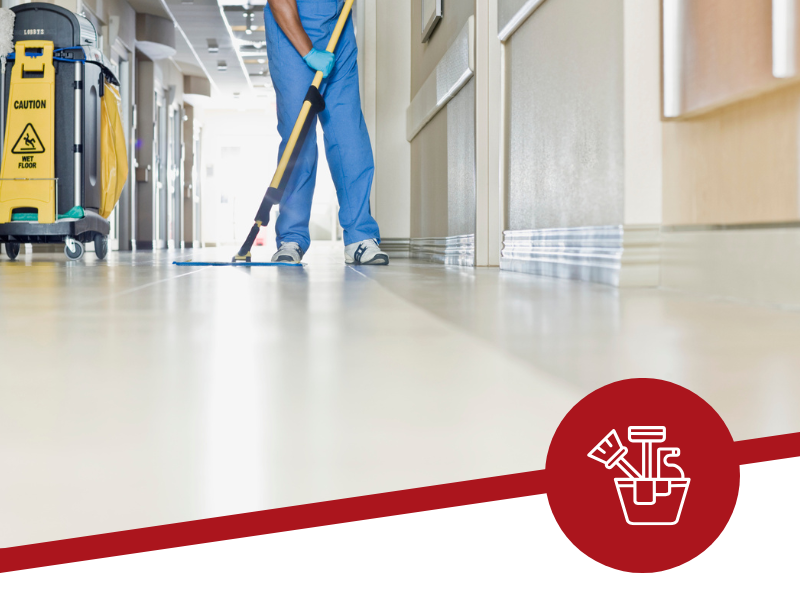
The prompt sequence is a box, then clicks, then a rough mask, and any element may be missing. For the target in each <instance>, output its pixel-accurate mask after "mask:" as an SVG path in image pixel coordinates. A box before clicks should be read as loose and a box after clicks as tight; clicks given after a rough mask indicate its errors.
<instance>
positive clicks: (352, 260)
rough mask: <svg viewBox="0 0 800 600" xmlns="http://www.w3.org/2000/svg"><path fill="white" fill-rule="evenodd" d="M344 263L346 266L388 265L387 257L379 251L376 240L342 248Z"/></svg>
mask: <svg viewBox="0 0 800 600" xmlns="http://www.w3.org/2000/svg"><path fill="white" fill-rule="evenodd" d="M344 262H346V263H347V264H348V265H352V264H356V265H388V264H389V255H388V254H386V252H384V251H382V250H381V247H380V246H379V245H378V242H377V240H363V241H361V242H356V243H355V244H348V245H347V246H345V247H344Z"/></svg>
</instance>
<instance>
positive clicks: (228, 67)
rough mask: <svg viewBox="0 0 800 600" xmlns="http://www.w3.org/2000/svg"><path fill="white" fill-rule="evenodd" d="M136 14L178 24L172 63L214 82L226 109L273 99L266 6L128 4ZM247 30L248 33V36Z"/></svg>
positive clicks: (181, 1) (176, 1) (154, 0)
mask: <svg viewBox="0 0 800 600" xmlns="http://www.w3.org/2000/svg"><path fill="white" fill-rule="evenodd" d="M129 2H130V4H131V6H133V8H134V9H135V10H136V11H137V12H143V13H149V14H154V15H157V16H161V17H164V18H167V19H172V20H173V21H174V22H175V24H176V30H177V31H176V36H175V37H176V50H177V53H176V55H175V56H174V57H173V60H174V61H175V63H176V64H177V65H178V67H179V68H180V69H181V71H182V72H184V73H186V74H190V75H205V76H207V77H208V78H209V79H210V80H211V87H212V102H213V104H215V105H220V106H223V107H226V108H229V107H231V102H239V101H241V102H242V103H243V104H245V103H248V101H252V100H255V99H260V98H263V97H266V96H271V93H272V83H271V81H270V78H269V72H268V68H267V62H266V58H267V51H266V40H265V37H264V36H265V32H264V2H265V0H260V3H259V4H242V3H241V2H239V1H238V0H129ZM248 31H249V32H250V33H248Z"/></svg>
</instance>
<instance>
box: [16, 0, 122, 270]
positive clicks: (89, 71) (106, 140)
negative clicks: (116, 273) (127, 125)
mask: <svg viewBox="0 0 800 600" xmlns="http://www.w3.org/2000/svg"><path fill="white" fill-rule="evenodd" d="M11 10H12V11H13V13H11V12H8V11H4V14H3V15H2V18H4V19H5V18H9V17H11V18H13V30H12V31H13V35H12V36H11V37H12V39H11V40H8V39H6V40H3V42H4V45H5V46H6V47H10V48H13V52H10V51H7V52H8V53H7V54H6V56H5V60H6V62H7V67H6V68H4V69H3V71H4V73H3V78H2V90H1V91H2V103H0V104H1V106H0V108H2V113H1V114H0V116H2V120H1V124H2V134H3V135H2V144H3V145H2V152H0V156H2V167H1V168H0V242H1V243H3V244H4V245H5V250H6V254H7V255H8V257H9V258H11V259H15V258H16V257H17V255H18V254H19V251H20V246H21V244H43V243H48V244H49V243H60V242H63V243H64V252H65V253H66V255H67V257H68V258H70V259H72V260H78V259H79V258H81V256H83V253H84V245H85V244H87V243H88V242H94V247H95V253H96V254H97V256H98V258H100V259H102V258H105V256H106V254H107V253H108V233H109V231H110V223H109V221H108V217H109V215H110V214H111V211H112V210H113V209H114V206H115V205H116V203H117V200H118V199H119V196H120V193H121V192H122V188H123V186H124V185H125V181H126V180H127V176H128V167H127V164H128V162H127V152H126V145H125V135H124V128H123V126H122V123H121V121H120V96H119V81H118V80H117V78H116V77H115V76H114V74H113V73H112V72H111V71H110V70H109V69H108V67H107V66H106V65H105V64H104V63H103V57H102V54H101V53H100V51H99V49H98V47H97V32H96V31H95V29H94V26H93V25H92V24H91V22H90V21H88V20H87V19H85V18H84V17H81V16H80V15H76V14H74V13H72V12H70V11H68V10H66V9H64V8H61V7H59V6H56V5H53V4H44V3H31V4H22V5H19V6H16V7H14V8H13V9H11ZM9 42H10V43H9ZM12 44H13V45H12ZM2 45H3V44H0V46H2Z"/></svg>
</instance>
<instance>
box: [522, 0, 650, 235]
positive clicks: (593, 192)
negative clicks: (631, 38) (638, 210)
mask: <svg viewBox="0 0 800 600" xmlns="http://www.w3.org/2000/svg"><path fill="white" fill-rule="evenodd" d="M654 43H657V42H656V41H654ZM506 53H507V56H508V80H509V83H508V88H507V89H508V94H509V95H510V98H509V122H508V131H509V143H508V161H507V164H508V181H509V184H508V226H509V228H510V229H516V230H527V229H549V228H561V227H584V226H604V225H619V224H621V223H622V222H623V215H624V99H623V94H624V84H625V82H624V72H623V69H624V60H623V1H622V0H592V2H586V1H585V0H547V1H546V2H544V3H543V4H542V5H541V7H540V8H539V9H538V10H536V12H534V13H533V14H532V15H531V16H530V17H529V18H528V20H527V21H526V22H525V23H523V24H522V26H521V27H520V28H519V29H518V30H517V31H516V33H514V35H513V36H512V37H511V38H510V40H509V41H508V42H507V43H506ZM654 116H655V115H654Z"/></svg>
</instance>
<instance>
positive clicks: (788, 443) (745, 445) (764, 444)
mask: <svg viewBox="0 0 800 600" xmlns="http://www.w3.org/2000/svg"><path fill="white" fill-rule="evenodd" d="M733 447H734V449H735V452H736V460H737V461H738V462H739V464H740V465H748V464H750V463H757V462H767V461H769V460H780V459H782V458H794V457H795V456H800V433H788V434H786V435H772V436H770V437H763V438H755V439H752V440H740V441H738V442H736V443H735V444H734V445H733Z"/></svg>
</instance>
